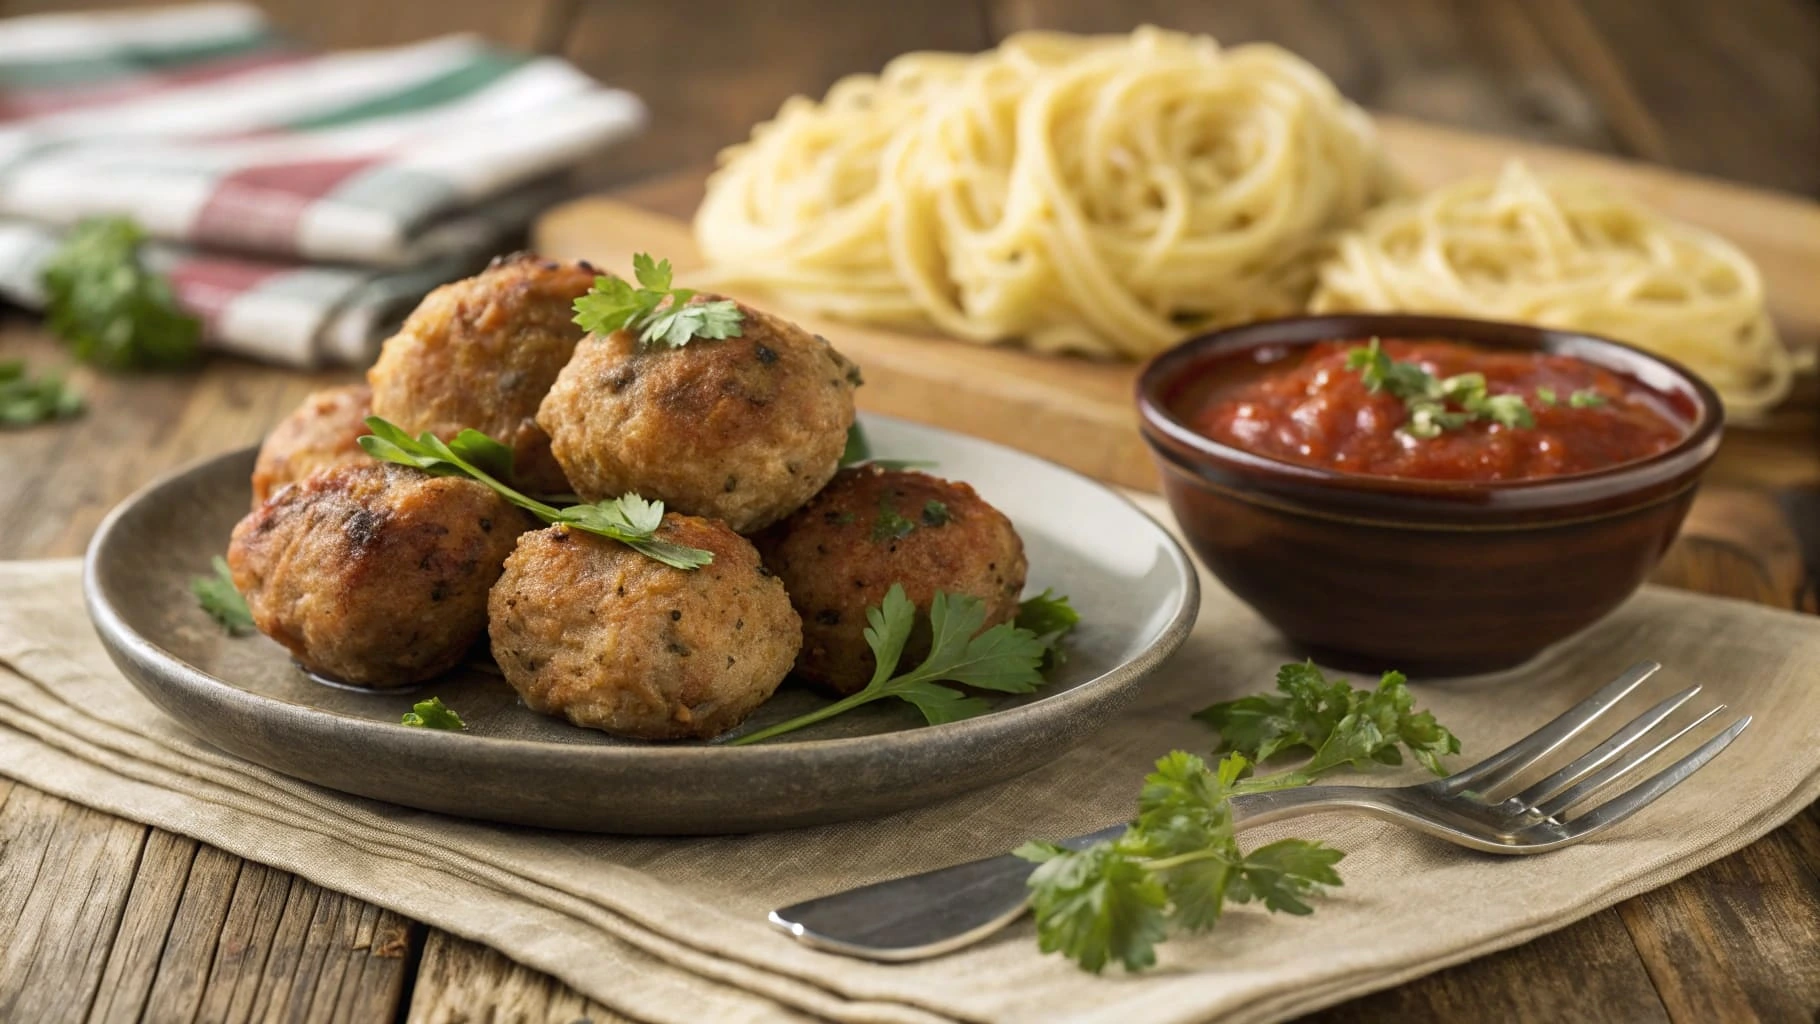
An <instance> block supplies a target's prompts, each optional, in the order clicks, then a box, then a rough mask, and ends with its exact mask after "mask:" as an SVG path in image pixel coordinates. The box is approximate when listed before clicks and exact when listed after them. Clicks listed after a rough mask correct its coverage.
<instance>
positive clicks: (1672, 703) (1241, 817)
mask: <svg viewBox="0 0 1820 1024" xmlns="http://www.w3.org/2000/svg"><path fill="white" fill-rule="evenodd" d="M1661 667H1662V666H1661V665H1658V664H1656V663H1655V662H1653V661H1651V662H1643V663H1641V664H1639V665H1635V666H1633V667H1632V668H1631V669H1630V670H1629V671H1627V672H1625V673H1624V674H1623V675H1621V676H1619V677H1618V678H1617V679H1615V680H1613V681H1612V682H1610V683H1609V684H1607V685H1606V686H1605V687H1603V688H1602V689H1600V690H1599V692H1597V693H1595V694H1593V695H1592V696H1591V697H1588V698H1587V699H1586V700H1584V701H1582V702H1580V704H1578V705H1576V706H1575V707H1573V708H1571V709H1570V710H1568V711H1567V712H1565V713H1563V714H1562V715H1561V716H1560V717H1559V718H1556V719H1555V720H1554V721H1552V722H1549V723H1548V724H1547V725H1545V726H1543V727H1542V728H1540V729H1537V730H1536V731H1535V732H1532V733H1530V734H1529V735H1528V736H1525V737H1523V738H1522V739H1520V740H1518V741H1516V742H1515V743H1512V744H1511V745H1510V746H1508V747H1506V748H1504V749H1503V750H1501V751H1499V752H1497V753H1496V754H1493V755H1492V756H1490V757H1488V758H1486V759H1485V760H1483V761H1480V762H1479V763H1478V764H1475V765H1473V766H1472V767H1471V768H1467V769H1465V770H1463V771H1460V772H1456V773H1454V774H1453V775H1449V776H1448V777H1446V778H1444V779H1439V780H1436V781H1434V782H1426V783H1421V784H1419V785H1414V786H1403V787H1396V788H1374V787H1369V786H1306V787H1303V788H1301V789H1285V790H1276V791H1272V792H1264V793H1250V794H1245V795H1243V796H1237V797H1234V798H1233V799H1232V820H1233V824H1234V825H1235V826H1237V827H1239V828H1247V827H1249V826H1252V825H1259V824H1263V823H1264V822H1267V821H1277V820H1279V819H1282V818H1293V817H1296V816H1297V815H1302V814H1313V813H1316V812H1318V811H1334V810H1347V811H1357V812H1359V813H1361V814H1369V815H1371V816H1373V817H1377V818H1385V819H1388V820H1390V821H1394V822H1396V823H1398V824H1400V825H1406V826H1408V827H1410V828H1414V829H1418V830H1420V831H1423V832H1427V833H1429V834H1430V835H1434V836H1439V837H1440V838H1442V839H1446V840H1448V841H1449V842H1453V843H1458V844H1459V845H1461V846H1465V847H1469V848H1471V849H1474V850H1483V851H1486V852H1488V853H1543V852H1545V851H1548V850H1556V849H1560V848H1561V847H1563V846H1567V845H1570V844H1572V843H1577V842H1579V841H1580V840H1582V839H1585V838H1587V837H1588V836H1591V835H1593V834H1595V833H1597V832H1601V831H1603V830H1605V829H1608V828H1610V827H1612V826H1613V825H1616V824H1617V823H1619V822H1621V821H1623V820H1624V819H1625V818H1628V817H1630V816H1631V815H1633V814H1635V813H1637V812H1638V811H1640V810H1642V809H1643V808H1644V807H1647V806H1649V804H1650V803H1652V802H1653V801H1654V800H1655V799H1656V798H1657V797H1659V796H1661V795H1662V794H1664V793H1666V792H1668V791H1669V790H1670V789H1673V788H1674V787H1675V785H1676V784H1678V783H1679V782H1681V780H1683V779H1685V778H1687V777H1688V776H1689V775H1692V774H1693V773H1694V772H1696V771H1698V770H1699V769H1700V768H1701V767H1702V766H1703V765H1705V764H1706V763H1707V762H1708V761H1711V760H1712V759H1713V758H1714V757H1717V756H1718V754H1719V752H1720V751H1721V750H1724V749H1725V747H1726V745H1727V744H1729V743H1731V741H1732V740H1734V739H1736V738H1737V736H1738V734H1739V733H1741V732H1743V731H1744V728H1745V726H1748V725H1749V724H1750V717H1749V716H1746V717H1744V718H1740V719H1738V720H1737V721H1735V722H1733V723H1732V724H1731V725H1729V726H1726V728H1725V729H1724V730H1723V731H1722V732H1720V733H1719V734H1718V735H1716V736H1714V737H1712V738H1711V739H1709V740H1707V741H1706V742H1704V743H1702V744H1701V745H1700V746H1699V747H1698V748H1697V749H1695V750H1694V751H1693V752H1692V753H1690V754H1688V755H1687V756H1685V757H1683V758H1681V759H1680V760H1678V761H1676V762H1675V763H1674V764H1672V765H1669V766H1668V767H1667V768H1665V769H1663V770H1662V771H1660V772H1658V773H1656V774H1655V775H1652V776H1650V777H1649V778H1648V779H1646V780H1644V781H1643V782H1642V783H1639V784H1638V785H1636V786H1634V787H1632V788H1631V789H1629V790H1626V791H1625V792H1623V793H1620V794H1618V795H1616V796H1612V794H1613V793H1615V792H1616V791H1617V785H1618V783H1619V782H1620V780H1622V779H1624V778H1625V777H1626V776H1628V775H1629V774H1630V773H1632V772H1633V771H1635V770H1636V769H1637V768H1639V767H1641V766H1642V765H1643V764H1644V763H1645V762H1646V761H1648V760H1650V759H1651V758H1653V757H1654V756H1656V755H1657V754H1659V753H1661V752H1662V751H1664V750H1666V749H1668V748H1669V746H1671V745H1672V744H1674V743H1675V742H1676V741H1678V740H1680V739H1681V738H1682V737H1684V736H1686V735H1687V734H1689V733H1690V732H1692V731H1694V730H1695V729H1697V728H1699V727H1700V726H1701V725H1704V724H1705V723H1706V722H1707V721H1709V720H1711V719H1712V717H1713V716H1714V715H1717V714H1718V713H1719V712H1721V711H1724V710H1725V705H1723V704H1720V705H1718V706H1717V707H1715V708H1713V709H1712V710H1710V711H1708V712H1706V713H1705V714H1703V715H1700V716H1699V717H1698V718H1696V719H1694V720H1693V721H1692V722H1690V723H1688V724H1687V725H1685V726H1682V727H1681V728H1679V729H1675V730H1673V731H1672V732H1669V731H1668V730H1658V729H1657V727H1658V726H1660V725H1661V724H1662V723H1663V722H1664V721H1665V720H1666V719H1667V718H1668V717H1669V715H1671V714H1673V713H1674V711H1675V710H1676V709H1677V708H1679V707H1681V706H1682V705H1683V704H1686V703H1687V702H1688V701H1690V700H1692V699H1693V697H1694V695H1695V694H1697V693H1699V692H1700V687H1698V686H1690V687H1688V688H1687V689H1685V690H1682V691H1681V692H1680V693H1677V694H1675V695H1674V696H1672V697H1669V698H1668V699H1666V700H1664V701H1662V702H1661V703H1659V704H1657V705H1656V706H1655V707H1652V708H1650V709H1649V710H1648V711H1645V712H1644V713H1642V714H1641V715H1638V716H1637V717H1636V718H1634V719H1632V720H1631V721H1630V722H1629V723H1628V724H1627V725H1625V726H1624V727H1623V728H1621V729H1619V730H1617V731H1616V732H1614V733H1612V734H1611V736H1610V737H1608V738H1607V739H1606V740H1605V741H1604V742H1602V743H1600V744H1599V745H1598V746H1596V747H1594V748H1592V749H1591V750H1589V751H1587V752H1586V753H1585V754H1582V755H1581V756H1580V757H1578V758H1575V759H1574V760H1573V761H1572V762H1571V763H1569V764H1568V765H1567V766H1566V767H1564V768H1562V769H1560V770H1559V771H1557V772H1555V773H1554V774H1552V775H1550V776H1548V777H1547V778H1545V779H1543V780H1542V781H1540V782H1537V783H1535V784H1533V785H1531V786H1529V787H1527V788H1525V789H1523V790H1522V791H1520V792H1518V793H1516V794H1514V795H1510V796H1499V795H1497V794H1498V793H1499V791H1500V790H1504V789H1508V788H1510V787H1511V786H1512V785H1513V784H1514V783H1515V782H1516V781H1517V778H1518V776H1519V775H1521V774H1522V773H1523V772H1524V771H1525V770H1526V769H1528V768H1530V767H1532V766H1533V765H1535V764H1536V763H1537V762H1539V761H1541V760H1542V759H1543V758H1545V757H1547V756H1549V755H1550V754H1553V753H1554V752H1556V751H1557V750H1559V749H1560V748H1561V747H1562V746H1563V745H1565V744H1566V743H1567V742H1568V741H1569V740H1571V739H1573V738H1574V737H1575V736H1577V735H1579V734H1580V732H1581V731H1582V730H1584V729H1585V728H1586V727H1587V726H1589V725H1591V724H1592V723H1593V722H1594V721H1596V720H1597V719H1598V718H1599V716H1600V715H1603V714H1604V713H1605V712H1606V711H1607V710H1609V709H1610V708H1611V707H1612V705H1614V704H1616V703H1618V702H1619V701H1620V700H1622V699H1624V697H1625V696H1627V695H1628V694H1629V693H1630V692H1631V691H1632V690H1635V689H1636V688H1637V687H1638V686H1640V685H1642V683H1643V681H1644V680H1645V679H1648V678H1649V677H1650V676H1651V675H1652V674H1654V673H1655V672H1656V670H1657V669H1659V668H1661ZM1664 733H1666V735H1664ZM1646 739H1648V740H1650V741H1651V742H1648V743H1646V744H1644V748H1643V749H1641V750H1639V751H1634V752H1633V751H1632V749H1631V748H1633V747H1636V746H1637V745H1638V744H1640V743H1644V741H1645V740H1646ZM1604 796H1611V797H1612V798H1611V799H1609V800H1606V801H1605V802H1604V803H1602V804H1600V805H1599V806H1597V807H1595V808H1593V809H1591V810H1587V811H1583V812H1582V813H1580V814H1576V815H1574V816H1573V817H1571V818H1568V817H1565V815H1566V814H1567V812H1568V811H1570V810H1573V809H1574V808H1576V807H1580V806H1582V805H1584V804H1586V803H1587V802H1588V801H1590V800H1592V799H1593V798H1595V797H1604ZM1124 830H1125V826H1124V825H1123V824H1119V825H1115V826H1113V827H1111V828H1107V829H1102V830H1101V831H1098V832H1094V833H1090V834H1088V835H1084V836H1076V837H1075V838H1073V839H1068V840H1064V841H1063V842H1062V845H1063V846H1067V847H1071V848H1074V849H1080V848H1083V847H1086V846H1091V845H1092V844H1094V843H1096V842H1099V841H1101V840H1105V839H1114V838H1117V837H1118V836H1119V835H1120V834H1122V833H1123V832H1124ZM1032 870H1034V865H1032V864H1030V863H1029V862H1027V861H1024V860H1021V859H1019V858H1017V857H1014V856H1012V855H1011V854H1004V855H1002V856H998V857H989V858H987V859H985V860H976V861H971V862H969V863H966V864H956V865H954V866H953V867H946V868H940V869H938V870H935V871H927V872H924V873H922V874H920V875H910V876H907V877H905V878H897V879H892V880H890V881H885V882H878V883H875V884H873V885H867V886H861V887H859V888H857V889H849V890H847V891H845V892H839V893H835V894H833V895H830V896H822V897H819V898H817V899H812V900H808V901H806V902H803V903H798V904H795V905H794V906H788V907H784V908H782V909H779V910H773V911H772V912H771V923H772V924H774V925H776V926H777V927H779V928H781V929H783V930H784V931H785V932H787V933H789V934H790V935H791V936H793V937H794V938H795V939H797V941H799V942H802V943H803V944H805V945H808V946H814V947H816V948H817V949H825V950H828V951H830V952H835V953H845V954H847V955H849V956H860V957H866V958H868V959H872V960H884V961H905V960H921V959H925V958H927V957H932V956H940V955H941V954H943V953H949V952H953V951H954V950H957V949H961V948H963V947H965V946H970V945H972V944H973V943H975V942H978V941H980V940H981V939H984V938H985V937H986V936H988V935H991V934H992V933H994V932H996V931H998V930H999V929H1001V928H1003V927H1005V926H1006V925H1008V924H1010V923H1011V922H1012V921H1015V920H1016V919H1017V918H1018V917H1019V916H1020V915H1021V914H1022V913H1023V912H1024V906H1025V897H1026V895H1027V890H1026V888H1025V885H1024V883H1025V881H1026V880H1028V879H1029V877H1030V872H1031V871H1032Z"/></svg>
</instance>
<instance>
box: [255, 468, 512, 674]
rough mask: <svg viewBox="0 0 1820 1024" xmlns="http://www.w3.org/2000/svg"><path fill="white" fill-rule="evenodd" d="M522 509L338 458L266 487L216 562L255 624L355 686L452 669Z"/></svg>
mask: <svg viewBox="0 0 1820 1024" xmlns="http://www.w3.org/2000/svg"><path fill="white" fill-rule="evenodd" d="M529 525H530V523H529V522H528V521H527V519H526V517H525V515H524V513H522V512H520V511H518V510H517V509H515V508H513V507H512V506H511V505H508V504H507V503H506V502H505V500H504V499H502V498H500V497H499V496H498V495H496V494H494V493H493V492H492V491H491V490H489V489H487V488H486V487H485V486H483V485H481V484H478V483H475V482H474V481H472V480H463V479H458V478H455V477H433V476H429V475H428V474H425V473H421V472H418V471H417V470H414V469H408V468H406V467H403V466H394V465H390V464H380V463H372V464H369V465H363V466H341V467H338V468H334V469H327V470H323V471H321V472H318V473H315V474H313V475H311V476H308V477H305V478H304V479H303V480H301V481H299V482H298V483H296V484H294V485H292V486H290V487H286V488H284V489H283V490H281V491H279V492H278V493H277V494H275V495H273V496H272V498H271V500H269V501H267V502H266V503H265V504H264V505H262V506H260V507H259V508H258V509H256V510H254V511H253V512H251V513H250V514H248V515H247V517H246V518H244V519H242V520H241V521H240V524H239V525H238V526H236V527H235V528H234V539H233V541H232V542H231V543H230V544H229V545H228V565H229V566H230V567H231V568H232V569H233V573H234V585H235V586H236V587H238V588H239V589H240V592H241V593H242V594H244V595H246V603H247V607H248V608H249V609H251V610H252V613H253V622H254V623H255V624H256V625H257V626H258V627H259V630H260V632H262V633H264V634H265V635H267V636H269V637H271V638H272V639H273V640H276V641H278V642H279V643H281V644H283V645H284V646H285V647H288V648H290V651H291V654H292V655H293V656H295V657H296V659H297V661H298V663H300V664H301V665H303V667H305V668H307V669H309V670H310V671H312V672H316V673H318V674H320V675H324V676H327V677H329V678H332V679H337V680H340V681H342V682H346V683H351V684H354V685H356V686H370V687H375V688H380V689H383V688H389V687H395V686H405V685H408V684H411V683H415V682H419V681H421V680H424V679H428V678H429V677H431V676H433V675H436V674H437V673H439V672H442V671H445V670H447V669H449V668H452V667H454V666H455V664H456V663H457V662H459V661H460V660H461V659H462V656H463V655H464V654H466V653H467V651H468V649H469V648H470V647H472V646H473V645H474V642H475V641H476V640H478V639H480V637H481V635H482V634H483V633H485V631H486V625H487V588H489V587H491V586H492V585H493V581H494V580H497V579H498V578H499V574H500V571H501V568H502V566H503V565H504V563H505V559H506V556H507V555H509V554H511V552H512V547H513V544H514V543H516V541H517V539H518V534H519V533H520V532H521V531H522V530H524V529H525V528H527V527H528V526H529Z"/></svg>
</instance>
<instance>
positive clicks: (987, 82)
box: [695, 28, 1387, 358]
mask: <svg viewBox="0 0 1820 1024" xmlns="http://www.w3.org/2000/svg"><path fill="white" fill-rule="evenodd" d="M1386 182H1387V175H1386V174H1385V172H1384V165H1383V162H1382V159H1381V155H1380V152H1379V149H1378V145H1377V141H1376V137H1375V135H1374V134H1373V131H1372V128H1371V125H1370V121H1369V119H1368V118H1367V117H1366V116H1365V114H1364V113H1363V112H1362V111H1360V110H1359V109H1358V108H1357V107H1355V106H1353V105H1352V104H1350V103H1348V102H1346V100H1345V99H1344V98H1342V97H1341V96H1340V94H1339V93H1338V92H1337V91H1336V90H1335V89H1334V87H1333V84H1332V83H1331V82H1329V81H1328V80H1327V79H1326V78H1325V77H1324V76H1323V75H1322V74H1321V73H1320V72H1319V71H1317V70H1315V69H1314V68H1313V67H1312V66H1310V65H1308V64H1306V63H1305V62H1303V61H1302V60H1300V59H1299V58H1297V57H1295V56H1293V55H1292V54H1289V53H1287V52H1285V51H1283V50H1280V49H1277V48H1276V47H1272V46H1266V45H1247V46H1240V47H1235V48H1233V49H1231V50H1223V49H1221V48H1220V47H1219V46H1218V44H1216V43H1215V42H1214V41H1213V40H1212V39H1210V38H1207V37H1205V36H1200V37H1195V36H1187V35H1183V34H1179V33H1173V32H1165V31H1161V30H1158V29H1154V28H1144V29H1139V30H1138V31H1136V32H1134V33H1132V34H1131V35H1129V36H1103V37H1082V36H1070V35H1061V34H1051V33H1025V34H1020V35H1016V36H1013V37H1011V38H1010V39H1008V40H1006V41H1005V43H1004V44H1003V45H1001V46H1000V47H998V48H997V49H996V50H991V51H988V52H986V53H982V54H979V55H976V56H957V55H952V54H910V55H907V56H904V57H900V58H898V59H897V60H895V61H893V62H892V63H891V64H890V65H889V66H887V67H886V68H885V70H884V71H883V72H882V73H881V74H879V75H878V76H865V75H862V76H854V77H851V78H847V79H844V80H842V81H841V82H839V83H837V84H836V85H835V86H834V87H833V88H832V89H831V90H830V91H829V93H828V95H827V96H826V97H825V98H824V99H823V100H822V101H821V102H819V103H816V102H812V101H809V100H806V99H802V98H797V99H793V100H791V101H790V102H788V103H786V104H785V105H784V107H783V109H782V110H780V111H779V112H778V115H777V117H776V118H775V119H774V120H772V121H770V122H767V123H766V124H763V125H760V126H759V127H758V128H757V129H755V130H754V131H753V134H752V138H751V140H750V141H748V142H746V143H744V144H742V145H740V146H736V147H733V148H732V149H730V150H729V151H728V152H727V153H726V154H724V155H723V163H722V166H721V168H720V169H719V170H718V171H717V172H716V174H715V175H714V177H713V178H712V179H711V181H710V182H709V186H708V194H707V197H706V199H705V200H704V201H703V204H702V206H701V209H700V211H699V212H698V214H697V216H696V221H695V232H696V237H697V240H698V241H699V243H700V245H701V248H702V251H703V253H704V255H706V256H707V258H708V260H709V261H710V264H711V269H710V271H709V275H708V276H709V281H708V283H710V284H711V285H713V286H715V287H720V288H729V287H747V288H756V289H762V290H765V291H769V292H771V293H773V294H775V295H777V296H778V297H780V298H782V299H784V300H786V301H787V302H789V303H790V304H791V305H793V306H795V307H798V308H804V309H813V310H816V311H820V312H825V313H829V314H833V315H836V316H841V317H846V318H849V319H855V320H861V321H870V322H879V323H891V324H906V325H920V326H933V327H935V328H937V329H939V330H941V331H943V332H945V333H947V334H950V335H953V336H955V337H959V338H965V339H969V340H972V341H978V342H1001V341H1009V340H1014V339H1015V340H1021V341H1023V342H1025V343H1026V344H1028V345H1030V346H1031V347H1033V348H1036V349H1040V350H1045V351H1075V352H1083V353H1089V354H1095V355H1102V356H1114V357H1123V358H1137V357H1142V356H1145V355H1148V354H1150V353H1153V352H1156V351H1158V350H1160V349H1162V348H1164V347H1166V346H1168V345H1170V344H1172V343H1173V342H1175V341H1176V340H1178V339H1179V338H1180V337H1181V336H1182V335H1183V334H1184V333H1186V332H1188V331H1190V330H1192V329H1195V328H1198V327H1204V326H1212V325H1218V324H1225V323H1234V322H1240V321H1245V320H1253V319H1258V318H1261V317H1268V316H1277V315H1285V314H1290V313H1295V312H1299V311H1300V310H1301V309H1302V308H1303V305H1304V304H1305V302H1306V301H1307V298H1308V295H1309V292H1310V290H1311V289H1312V287H1313V283H1314V277H1315V264H1316V259H1317V255H1318V250H1319V247H1320V245H1321V242H1322V240H1323V238H1325V237H1326V236H1328V235H1329V234H1330V233H1331V232H1333V231H1334V230H1336V229H1338V228H1341V227H1344V226H1347V225H1349V224H1351V223H1352V222H1353V221H1354V220H1356V218H1357V217H1358V216H1359V214H1360V213H1361V212H1362V211H1364V210H1365V209H1366V208H1367V207H1368V206H1369V205H1371V204H1373V203H1374V202H1376V201H1377V200H1378V199H1380V198H1381V197H1382V195H1383V194H1384V192H1385V191H1386Z"/></svg>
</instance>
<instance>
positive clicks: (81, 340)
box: [41, 217, 202, 370]
mask: <svg viewBox="0 0 1820 1024" xmlns="http://www.w3.org/2000/svg"><path fill="white" fill-rule="evenodd" d="M144 241H145V233H144V232H143V231H141V230H140V228H139V226H138V225H137V224H135V223H133V221H132V220H130V219H128V218H126V217H101V218H95V219H91V220H85V221H83V222H82V223H80V224H77V225H76V226H75V227H74V228H73V229H71V231H70V233H69V236H68V237H67V238H65V239H64V241H63V244H62V245H61V246H59V247H58V249H57V251H56V253H54V254H53V255H52V256H51V258H50V260H49V262H47V263H46V264H45V265H44V270H43V272H42V276H41V281H42V283H43V285H44V295H45V307H44V310H45V317H46V322H47V323H48V325H49V326H50V329H51V332H52V333H54V334H56V335H57V336H58V337H60V338H62V339H63V340H65V341H66V342H68V343H69V344H70V347H71V348H72V349H74V350H75V353H76V358H77V359H80V360H82V361H83V362H87V363H94V364H96V365H97V366H100V367H102V368H103V369H108V370H138V369H164V368H167V367H174V366H183V365H185V364H187V363H190V362H192V361H194V360H195V358H196V353H197V343H198V340H199V339H200V337H201V335H202V323H201V321H199V320H197V319H196V318H195V317H193V316H190V315H189V314H187V313H185V312H184V311H183V310H182V308H180V307H179V306H178V305H177V298H176V296H175V295H174V294H172V292H171V286H170V284H169V282H167V281H165V280H164V278H162V277H159V276H158V275H157V274H154V273H153V272H152V271H151V270H150V269H148V268H147V267H146V265H145V262H144V260H142V259H141V258H140V251H139V250H140V246H141V245H142V244H143V243H144Z"/></svg>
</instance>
